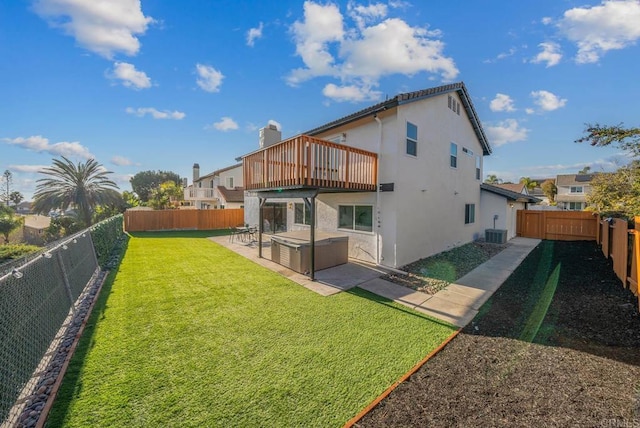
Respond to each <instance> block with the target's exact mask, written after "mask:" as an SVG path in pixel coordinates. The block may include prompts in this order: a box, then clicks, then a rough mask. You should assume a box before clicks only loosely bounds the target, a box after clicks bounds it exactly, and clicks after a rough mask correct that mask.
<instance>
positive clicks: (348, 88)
mask: <svg viewBox="0 0 640 428" xmlns="http://www.w3.org/2000/svg"><path fill="white" fill-rule="evenodd" d="M322 94H323V95H324V96H325V97H327V98H331V99H332V100H334V101H338V102H342V101H352V102H360V101H372V100H377V99H378V98H380V95H381V94H382V93H381V92H379V91H373V90H372V89H371V87H367V86H358V85H345V86H337V85H334V84H333V83H329V84H327V85H326V86H325V87H324V89H323V90H322Z"/></svg>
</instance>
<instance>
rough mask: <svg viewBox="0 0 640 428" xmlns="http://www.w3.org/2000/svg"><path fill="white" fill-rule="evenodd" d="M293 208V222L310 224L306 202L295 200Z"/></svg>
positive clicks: (309, 212) (309, 213) (309, 214)
mask: <svg viewBox="0 0 640 428" xmlns="http://www.w3.org/2000/svg"><path fill="white" fill-rule="evenodd" d="M293 209H294V216H293V222H294V223H295V224H306V225H311V211H309V210H308V209H307V204H305V203H300V202H296V203H295V204H294V206H293Z"/></svg>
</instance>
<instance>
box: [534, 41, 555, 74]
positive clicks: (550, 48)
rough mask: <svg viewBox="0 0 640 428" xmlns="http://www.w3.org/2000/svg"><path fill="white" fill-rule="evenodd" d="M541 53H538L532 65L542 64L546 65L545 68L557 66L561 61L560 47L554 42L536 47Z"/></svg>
mask: <svg viewBox="0 0 640 428" xmlns="http://www.w3.org/2000/svg"><path fill="white" fill-rule="evenodd" d="M538 46H539V47H540V48H541V49H542V52H540V53H538V55H536V56H535V57H534V58H533V59H532V60H531V62H532V63H534V64H540V63H542V62H546V63H547V68H549V67H553V66H554V65H558V63H559V62H560V60H561V59H562V53H561V52H560V45H559V44H557V43H554V42H544V43H540V44H539V45H538Z"/></svg>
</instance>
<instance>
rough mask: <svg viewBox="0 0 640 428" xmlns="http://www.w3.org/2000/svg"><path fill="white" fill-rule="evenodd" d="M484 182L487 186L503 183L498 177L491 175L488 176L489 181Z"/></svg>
mask: <svg viewBox="0 0 640 428" xmlns="http://www.w3.org/2000/svg"><path fill="white" fill-rule="evenodd" d="M484 182H485V183H487V184H500V183H502V179H501V178H498V176H497V175H495V174H489V175H487V179H486V180H484Z"/></svg>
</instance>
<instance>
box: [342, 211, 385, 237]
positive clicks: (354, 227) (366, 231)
mask: <svg viewBox="0 0 640 428" xmlns="http://www.w3.org/2000/svg"><path fill="white" fill-rule="evenodd" d="M340 207H351V208H353V218H352V222H353V224H352V226H353V228H352V229H347V228H344V227H340ZM358 207H365V208H370V209H371V230H361V229H356V208H358ZM373 214H374V211H373V204H338V218H337V219H336V220H337V223H338V224H337V229H338V230H342V231H345V232H353V233H365V234H368V235H369V234H373V233H374V230H373V225H374V223H375V222H374V218H373Z"/></svg>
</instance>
